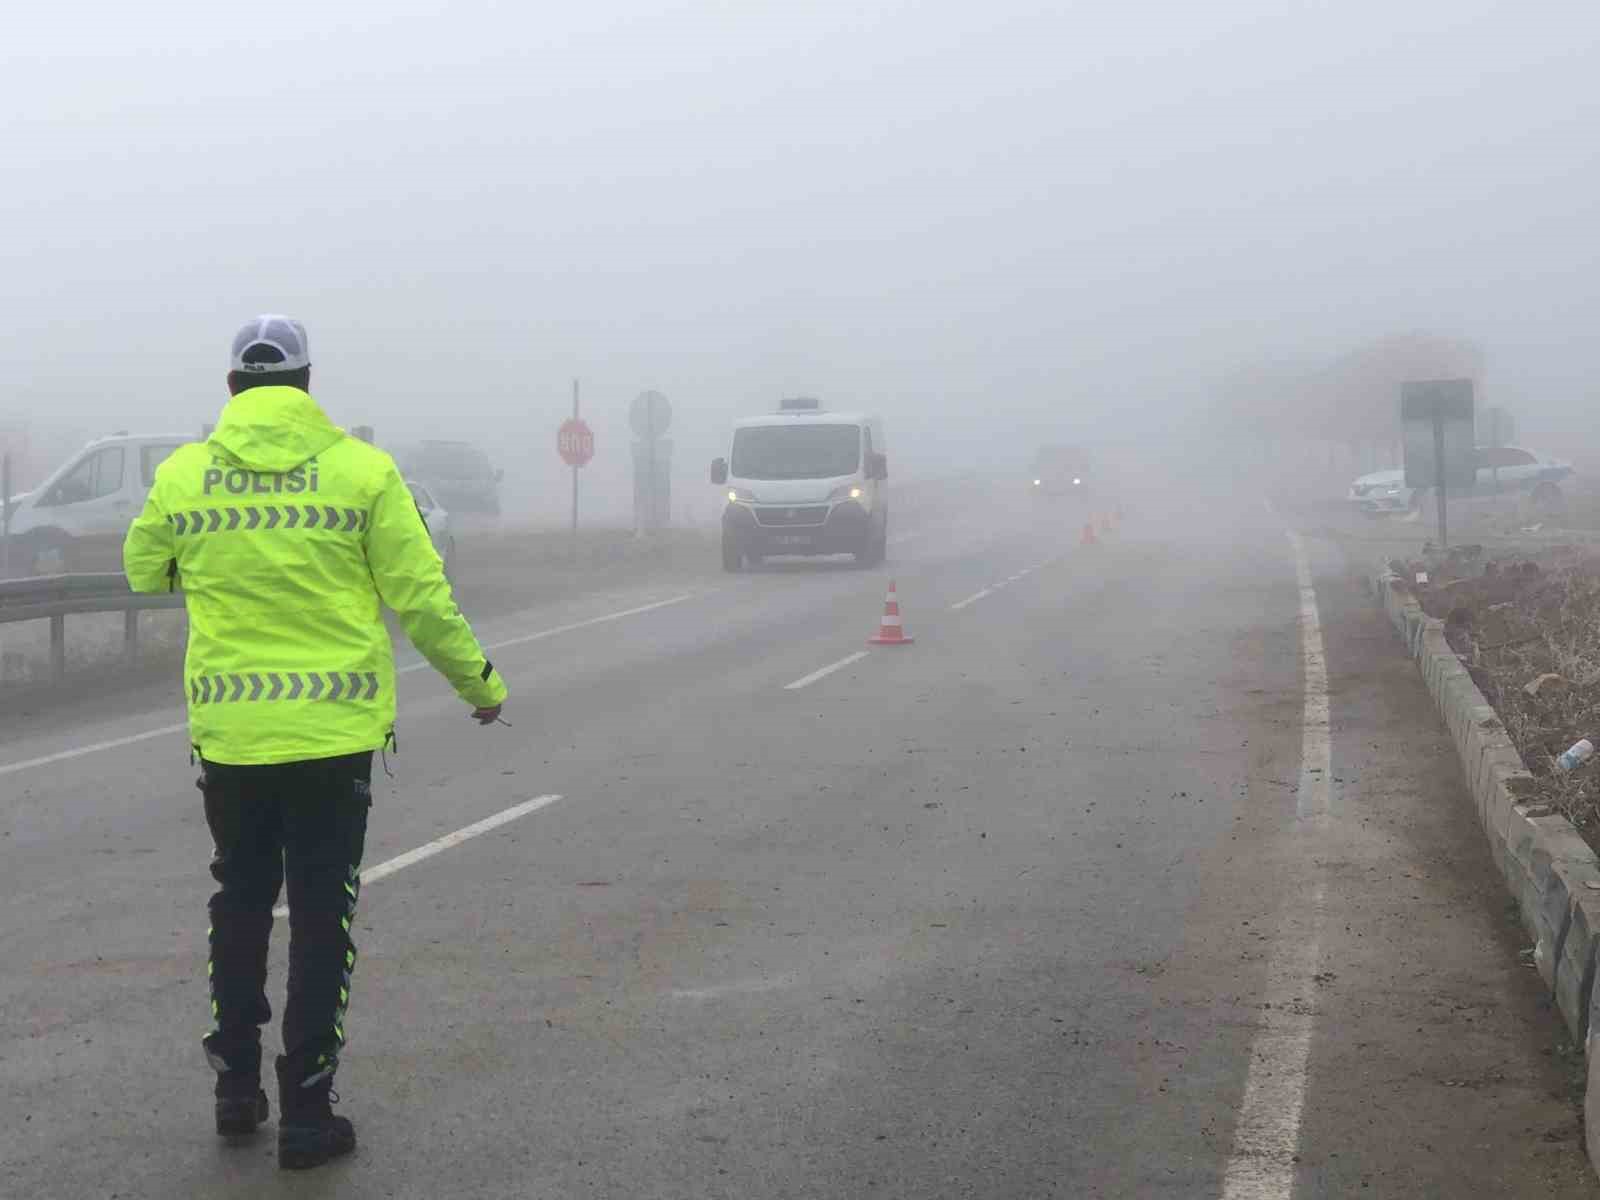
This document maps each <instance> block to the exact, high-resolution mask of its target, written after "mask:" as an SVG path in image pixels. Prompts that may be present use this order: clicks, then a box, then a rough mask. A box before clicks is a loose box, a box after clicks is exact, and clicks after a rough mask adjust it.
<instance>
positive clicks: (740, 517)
mask: <svg viewBox="0 0 1600 1200" xmlns="http://www.w3.org/2000/svg"><path fill="white" fill-rule="evenodd" d="M872 525H873V521H872V515H871V514H870V513H869V512H867V510H866V509H864V508H863V507H861V505H859V504H857V503H856V502H855V501H854V500H844V501H840V502H838V503H834V504H739V503H730V504H729V505H728V506H727V507H726V508H724V509H723V510H722V532H723V536H724V537H726V538H729V539H730V540H732V542H733V543H734V544H735V545H736V546H738V548H739V552H740V553H741V554H747V555H751V556H755V555H763V556H768V555H779V554H851V553H854V552H856V551H859V550H863V549H865V548H866V546H867V543H868V542H869V541H870V540H871V536H872Z"/></svg>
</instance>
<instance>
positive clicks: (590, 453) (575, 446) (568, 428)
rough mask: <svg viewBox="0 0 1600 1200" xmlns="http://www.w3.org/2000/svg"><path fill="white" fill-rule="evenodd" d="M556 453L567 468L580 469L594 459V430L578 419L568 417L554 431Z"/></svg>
mask: <svg viewBox="0 0 1600 1200" xmlns="http://www.w3.org/2000/svg"><path fill="white" fill-rule="evenodd" d="M556 451H557V453H559V454H560V455H561V458H562V461H563V462H565V463H566V464H567V466H569V467H581V466H583V465H585V464H586V463H587V462H588V461H589V460H590V459H591V458H593V457H594V430H592V429H590V428H589V426H588V425H586V424H584V422H583V421H582V420H580V419H579V418H578V417H569V418H568V419H567V420H565V421H563V422H561V428H560V429H558V430H556Z"/></svg>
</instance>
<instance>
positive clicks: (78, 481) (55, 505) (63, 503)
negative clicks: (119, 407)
mask: <svg viewBox="0 0 1600 1200" xmlns="http://www.w3.org/2000/svg"><path fill="white" fill-rule="evenodd" d="M193 440H194V437H193V436H192V435H190V434H183V433H150V434H129V433H117V434H113V435H112V436H110V437H104V438H100V439H98V440H96V441H93V442H90V443H89V444H88V445H87V446H85V447H84V448H83V449H82V450H79V451H78V452H77V453H76V454H75V455H73V456H72V457H71V458H69V459H68V460H67V461H66V462H65V463H64V464H62V465H61V466H60V467H58V468H57V469H56V470H55V471H54V472H53V473H52V474H51V475H50V476H49V477H48V478H47V479H46V480H45V481H44V482H43V483H42V484H40V485H39V486H38V487H37V488H35V489H34V490H33V491H31V492H24V493H23V494H22V495H20V496H13V497H12V500H11V522H10V531H11V544H10V547H9V549H8V553H7V558H8V561H9V563H10V566H11V570H12V571H20V572H21V573H23V574H28V575H55V574H60V573H62V572H65V571H81V570H90V569H94V568H100V569H103V570H108V571H109V570H116V569H118V568H119V567H120V564H121V553H120V552H121V546H122V538H123V536H124V534H126V532H127V529H128V525H129V524H130V523H131V522H132V521H133V518H134V517H136V516H138V515H139V510H140V509H142V508H143V507H144V501H145V496H146V495H148V494H149V491H150V485H151V484H152V483H153V482H154V481H155V474H156V468H157V467H159V466H160V465H161V464H162V463H163V462H164V461H165V460H166V458H167V456H168V455H169V454H171V453H172V452H173V451H174V450H176V449H177V448H178V447H179V446H181V445H183V444H184V443H186V442H192V441H193Z"/></svg>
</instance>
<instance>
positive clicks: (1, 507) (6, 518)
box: [0, 453, 11, 579]
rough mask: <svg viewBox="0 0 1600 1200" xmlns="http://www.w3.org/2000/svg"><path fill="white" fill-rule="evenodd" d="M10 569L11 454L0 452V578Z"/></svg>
mask: <svg viewBox="0 0 1600 1200" xmlns="http://www.w3.org/2000/svg"><path fill="white" fill-rule="evenodd" d="M10 570H11V455H10V454H9V453H6V454H0V579H4V578H5V577H6V575H7V573H9V571H10Z"/></svg>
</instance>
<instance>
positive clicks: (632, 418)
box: [628, 392, 672, 438]
mask: <svg viewBox="0 0 1600 1200" xmlns="http://www.w3.org/2000/svg"><path fill="white" fill-rule="evenodd" d="M628 424H630V425H632V426H633V432H634V436H635V437H642V438H652V437H660V436H661V435H662V434H663V433H665V432H666V431H667V427H668V426H670V425H671V424H672V405H671V404H670V403H669V402H668V401H667V398H666V397H665V396H663V395H662V394H661V393H660V392H640V393H639V394H638V395H637V396H635V397H634V398H633V403H632V404H630V405H629V406H628Z"/></svg>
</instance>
